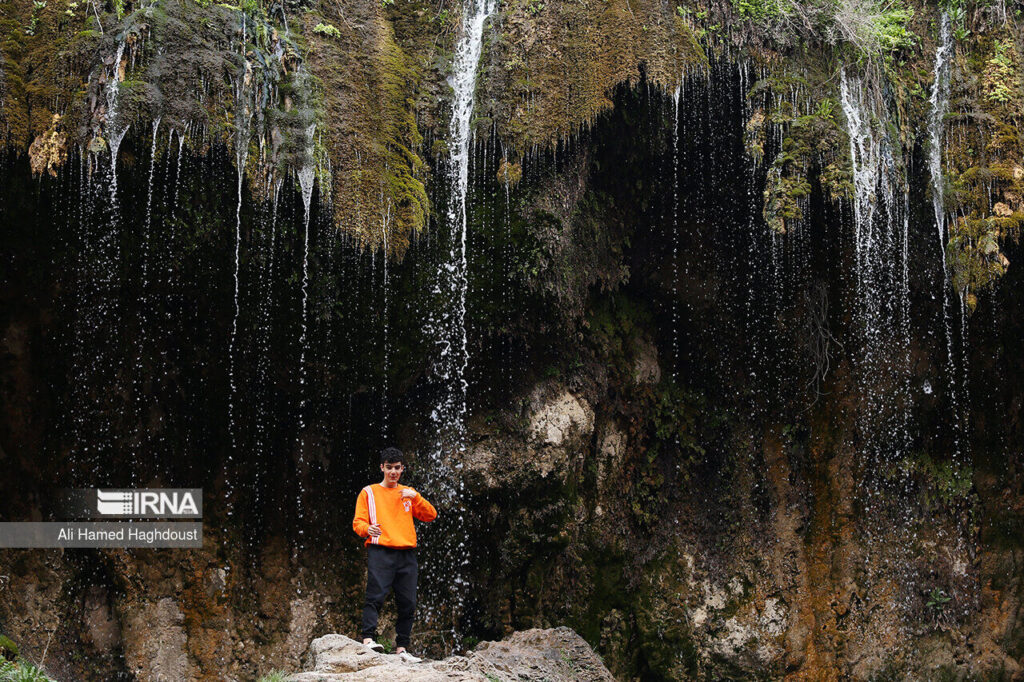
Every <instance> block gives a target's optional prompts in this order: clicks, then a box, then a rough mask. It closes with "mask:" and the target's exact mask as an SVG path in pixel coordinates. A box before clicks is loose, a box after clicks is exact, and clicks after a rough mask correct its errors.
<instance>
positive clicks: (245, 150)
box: [225, 62, 250, 516]
mask: <svg viewBox="0 0 1024 682" xmlns="http://www.w3.org/2000/svg"><path fill="white" fill-rule="evenodd" d="M247 64H248V62H247ZM235 101H236V102H237V103H238V112H237V114H236V120H237V121H238V129H237V132H236V137H235V145H236V146H235V165H236V167H237V170H238V181H237V183H236V187H237V203H236V205H235V274H234V279H235V291H234V301H235V311H234V315H233V316H232V318H231V339H230V341H229V342H228V384H229V389H230V394H229V397H228V435H229V436H230V439H231V443H230V449H229V450H228V454H227V457H226V458H225V488H226V496H227V500H228V504H227V509H228V515H229V516H230V515H231V513H232V511H233V510H232V507H231V474H232V471H231V465H232V462H233V461H234V456H235V451H236V449H237V447H238V433H237V429H236V425H235V399H236V398H237V396H238V382H237V378H236V377H235V345H236V343H237V341H238V316H239V313H240V312H241V304H240V300H239V293H240V289H241V279H240V269H241V248H242V183H243V180H244V179H245V164H246V163H247V162H248V159H249V116H250V111H249V107H248V106H247V105H248V102H247V101H246V91H245V79H244V78H242V79H241V80H240V81H239V85H238V88H237V90H236V92H235Z"/></svg>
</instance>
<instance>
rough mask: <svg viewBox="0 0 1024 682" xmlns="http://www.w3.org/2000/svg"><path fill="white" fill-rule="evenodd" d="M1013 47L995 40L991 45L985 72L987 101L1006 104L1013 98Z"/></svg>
mask: <svg viewBox="0 0 1024 682" xmlns="http://www.w3.org/2000/svg"><path fill="white" fill-rule="evenodd" d="M1012 50H1013V45H1012V44H1010V43H1007V42H1004V41H1000V40H997V41H995V44H994V45H993V55H992V59H990V60H989V61H988V68H987V69H986V70H985V84H986V85H987V86H988V95H987V96H988V99H989V100H990V101H993V102H998V103H1000V104H1006V103H1007V102H1009V101H1010V100H1011V99H1012V98H1013V90H1014V87H1013V86H1014V59H1013V53H1012Z"/></svg>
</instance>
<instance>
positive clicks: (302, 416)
mask: <svg viewBox="0 0 1024 682" xmlns="http://www.w3.org/2000/svg"><path fill="white" fill-rule="evenodd" d="M315 130H316V124H315V123H314V124H312V125H310V126H309V128H307V129H306V165H304V166H303V167H302V170H300V171H299V172H298V180H299V188H300V189H301V190H302V206H303V209H304V213H303V216H304V217H303V239H302V332H301V334H300V335H299V349H300V350H299V427H298V448H297V450H298V451H297V453H296V469H297V476H296V480H297V481H298V484H299V494H298V496H297V497H296V502H295V504H296V516H297V518H298V521H299V524H298V527H299V530H298V534H299V541H298V542H297V543H296V548H295V551H296V552H298V551H299V550H301V549H302V543H303V540H302V536H303V534H304V532H305V529H304V528H303V519H304V507H303V499H302V498H303V494H304V488H303V478H304V476H305V472H304V469H305V457H306V454H305V453H306V402H307V398H306V354H307V352H308V350H309V349H308V346H309V214H310V206H311V203H312V201H313V185H314V183H315V181H316V167H315V166H314V163H313V133H314V131H315Z"/></svg>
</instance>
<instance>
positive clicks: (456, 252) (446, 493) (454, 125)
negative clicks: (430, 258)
mask: <svg viewBox="0 0 1024 682" xmlns="http://www.w3.org/2000/svg"><path fill="white" fill-rule="evenodd" d="M496 4H497V3H496V0H467V4H466V6H465V8H464V11H463V20H462V34H461V36H460V38H459V41H458V45H457V47H456V51H455V58H454V62H453V67H452V70H453V75H452V77H451V80H450V82H451V85H452V90H453V92H454V98H453V101H452V117H451V123H450V130H449V133H450V135H451V140H450V149H451V158H450V160H449V168H448V170H447V183H448V187H449V188H450V191H451V195H450V198H449V203H448V210H447V226H448V228H449V232H450V237H449V244H448V253H447V260H446V262H442V263H440V264H439V267H438V270H437V273H436V279H435V282H434V287H433V291H432V293H433V302H434V303H433V310H432V312H431V315H430V317H429V319H428V321H427V323H426V329H425V331H426V335H427V337H428V338H432V339H434V340H435V343H436V344H437V347H438V356H437V358H436V361H435V366H434V371H435V373H436V375H437V378H438V380H439V381H440V384H441V391H442V396H441V398H440V399H439V401H438V403H437V405H436V406H435V407H434V409H433V411H432V412H431V414H430V421H431V426H432V429H433V431H434V434H435V435H434V438H435V441H434V445H433V449H432V452H431V461H430V464H429V465H428V466H429V471H427V472H425V473H426V475H427V477H428V483H429V484H430V486H431V488H432V491H431V492H432V494H433V495H435V497H436V498H437V499H438V501H439V502H440V503H442V504H443V505H444V506H446V507H447V508H449V509H450V510H451V514H450V516H449V517H448V518H447V519H446V523H445V525H444V528H443V529H435V530H432V531H431V532H430V534H431V536H432V537H436V538H437V540H438V545H437V550H436V552H437V554H436V556H437V557H438V558H439V560H440V562H441V563H442V564H443V570H444V572H445V573H447V574H448V575H449V576H450V577H449V580H448V582H447V584H446V585H444V586H440V585H439V586H437V587H436V590H437V591H436V594H435V595H434V598H433V599H430V600H428V601H430V602H433V603H430V604H429V605H428V606H427V607H426V609H425V610H426V611H428V612H430V611H433V610H434V609H435V608H436V607H438V606H441V603H443V602H447V606H449V607H451V608H452V609H453V613H458V612H459V611H460V610H461V609H460V605H461V604H462V601H463V594H462V591H463V589H464V585H465V583H466V581H465V578H464V575H465V572H466V569H467V566H468V563H469V556H468V552H467V549H466V546H465V541H464V538H465V535H466V533H465V531H464V524H465V520H464V519H463V514H462V512H461V510H460V507H461V502H460V498H461V486H462V482H461V480H460V479H459V478H458V477H457V476H453V475H451V469H452V467H454V468H456V469H458V468H459V467H460V466H461V465H460V464H458V463H454V464H453V463H451V461H450V460H449V459H448V458H449V457H451V455H453V454H455V453H459V452H462V451H463V450H464V448H465V416H466V395H467V388H468V384H467V381H466V377H465V371H466V366H467V364H468V361H469V357H468V348H467V338H466V290H467V285H468V282H467V268H468V257H467V236H468V235H467V225H466V199H467V193H468V189H469V165H470V153H469V151H470V140H471V137H472V126H471V120H472V114H473V95H474V92H475V90H476V78H477V70H478V67H479V62H480V55H481V53H482V51H483V33H484V24H485V23H486V21H487V18H488V17H489V16H490V15H491V14H492V13H493V12H494V10H495V6H496ZM435 525H436V524H435ZM433 591H434V590H431V592H433ZM452 633H453V635H455V636H456V637H457V628H456V627H455V622H454V621H453V622H452Z"/></svg>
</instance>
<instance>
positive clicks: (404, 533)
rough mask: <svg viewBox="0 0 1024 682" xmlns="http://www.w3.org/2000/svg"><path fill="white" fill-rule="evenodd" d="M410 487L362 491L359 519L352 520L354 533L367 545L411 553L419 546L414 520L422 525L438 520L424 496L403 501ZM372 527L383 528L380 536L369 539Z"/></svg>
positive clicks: (378, 486) (358, 501)
mask: <svg viewBox="0 0 1024 682" xmlns="http://www.w3.org/2000/svg"><path fill="white" fill-rule="evenodd" d="M408 487H409V486H407V485H402V484H398V485H396V486H395V487H394V488H385V487H384V486H382V485H381V484H379V483H374V484H373V485H368V486H366V487H365V488H363V489H362V490H360V491H359V497H358V498H356V515H355V517H353V519H352V530H354V531H355V532H356V535H358V536H359V537H361V538H366V542H365V543H363V544H366V545H371V544H372V545H381V546H383V547H393V548H395V549H408V548H411V547H415V546H416V529H415V528H414V527H413V525H412V520H413V518H416V519H419V520H420V521H433V520H434V519H436V518H437V510H436V509H434V505H432V504H430V503H429V502H427V501H426V500H425V499H423V496H422V495H419V494H417V495H416V497H407V498H405V499H402V491H403V490H405V489H406V488H408ZM371 523H378V524H380V536H379V537H375V538H371V537H369V534H370V532H369V527H370V524H371Z"/></svg>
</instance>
